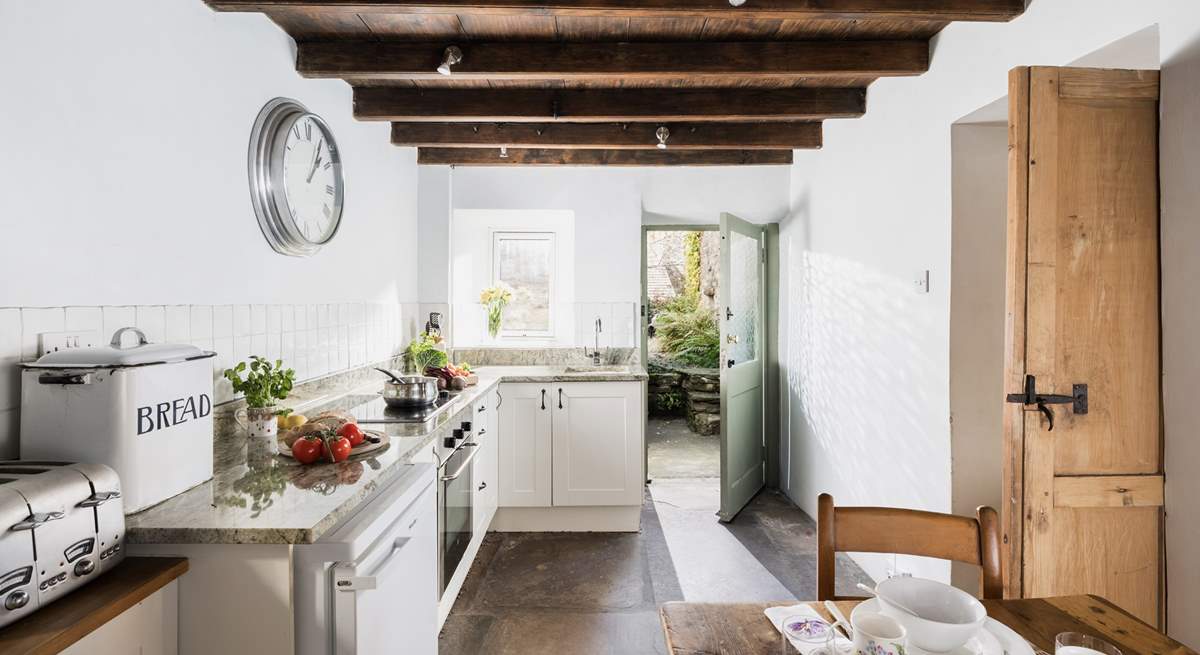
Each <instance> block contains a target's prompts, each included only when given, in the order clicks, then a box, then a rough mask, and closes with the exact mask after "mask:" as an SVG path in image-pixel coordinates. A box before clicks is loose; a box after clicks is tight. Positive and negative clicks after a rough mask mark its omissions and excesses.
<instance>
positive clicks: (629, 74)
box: [296, 39, 929, 80]
mask: <svg viewBox="0 0 1200 655" xmlns="http://www.w3.org/2000/svg"><path fill="white" fill-rule="evenodd" d="M447 45H448V44H447V43H444V42H443V43H394V42H393V43H381V42H367V41H325V42H311V43H301V44H300V46H299V53H298V54H297V57H296V68H297V70H299V71H300V74H301V75H304V76H305V77H341V78H346V79H350V80H354V79H414V80H415V79H441V78H442V76H441V75H439V74H438V72H437V67H438V64H440V63H441V61H442V51H443V50H444V49H445V47H446V46H447ZM459 45H460V47H461V48H462V52H463V60H462V61H461V62H459V63H458V64H456V65H455V66H454V69H453V70H454V75H453V78H452V79H460V78H461V79H471V80H475V79H502V80H579V79H612V78H621V79H655V78H663V77H670V78H676V79H684V80H686V79H689V78H699V77H706V76H713V75H728V76H730V77H735V78H797V77H802V78H821V77H829V76H847V75H851V76H859V77H880V76H892V75H919V74H921V73H924V72H925V71H927V70H928V69H929V43H928V42H927V41H926V40H924V39H918V40H908V41H775V42H770V41H767V42H751V43H727V42H708V43H703V42H702V43H462V44H459Z"/></svg>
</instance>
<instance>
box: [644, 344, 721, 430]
mask: <svg viewBox="0 0 1200 655" xmlns="http://www.w3.org/2000/svg"><path fill="white" fill-rule="evenodd" d="M647 392H648V395H649V401H650V414H651V415H652V416H686V417H687V421H688V426H689V427H691V429H692V431H693V432H695V433H697V434H703V435H714V434H719V433H720V432H721V372H720V370H719V369H715V368H685V367H679V366H674V365H672V364H670V363H664V362H662V361H661V360H660V361H656V362H654V364H653V365H652V366H651V368H650V382H649V384H648V385H647Z"/></svg>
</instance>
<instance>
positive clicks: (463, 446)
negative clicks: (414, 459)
mask: <svg viewBox="0 0 1200 655" xmlns="http://www.w3.org/2000/svg"><path fill="white" fill-rule="evenodd" d="M454 432H455V437H452V438H454V439H456V444H455V447H454V449H453V451H451V452H450V454H449V455H448V456H446V457H443V458H442V459H441V462H440V465H439V467H438V483H439V484H438V598H439V599H440V598H441V597H442V593H443V592H444V591H445V590H446V586H447V585H449V584H450V579H451V578H453V577H454V572H455V571H457V570H458V565H459V564H460V563H461V562H462V559H463V555H465V554H466V552H467V546H468V545H469V544H470V543H471V537H472V536H473V526H474V524H475V517H474V509H473V507H472V504H471V495H472V491H473V487H474V475H473V470H472V469H473V465H472V460H474V459H475V454H476V453H477V452H479V446H478V445H477V444H476V443H474V442H473V441H471V440H470V439H469V438H464V437H463V436H462V432H463V431H462V430H454ZM467 434H468V435H469V434H470V433H467ZM447 442H448V443H449V438H448V439H447ZM445 451H449V449H448V448H447V449H445Z"/></svg>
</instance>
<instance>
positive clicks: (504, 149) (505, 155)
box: [500, 146, 508, 159]
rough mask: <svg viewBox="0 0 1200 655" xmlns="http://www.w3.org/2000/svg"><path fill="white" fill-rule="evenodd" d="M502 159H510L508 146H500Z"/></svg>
mask: <svg viewBox="0 0 1200 655" xmlns="http://www.w3.org/2000/svg"><path fill="white" fill-rule="evenodd" d="M500 159H508V146H500Z"/></svg>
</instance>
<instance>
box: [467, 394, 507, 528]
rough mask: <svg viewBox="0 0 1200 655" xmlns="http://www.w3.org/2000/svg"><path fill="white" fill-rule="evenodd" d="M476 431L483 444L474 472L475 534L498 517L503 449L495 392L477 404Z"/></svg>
mask: <svg viewBox="0 0 1200 655" xmlns="http://www.w3.org/2000/svg"><path fill="white" fill-rule="evenodd" d="M472 427H473V428H474V430H475V443H477V444H479V454H477V455H476V456H475V463H474V469H473V472H474V474H475V487H474V491H473V493H472V501H471V502H472V511H473V512H474V515H475V531H476V532H487V529H488V525H490V524H491V522H492V517H493V516H494V515H495V514H496V505H497V500H498V498H499V496H498V493H499V489H500V485H499V482H498V480H497V477H498V475H497V474H498V473H499V464H500V446H499V444H498V443H497V438H496V405H495V392H494V391H491V392H488V393H486V394H484V395H483V397H481V398H479V399H478V400H476V401H475V417H474V419H472Z"/></svg>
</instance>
